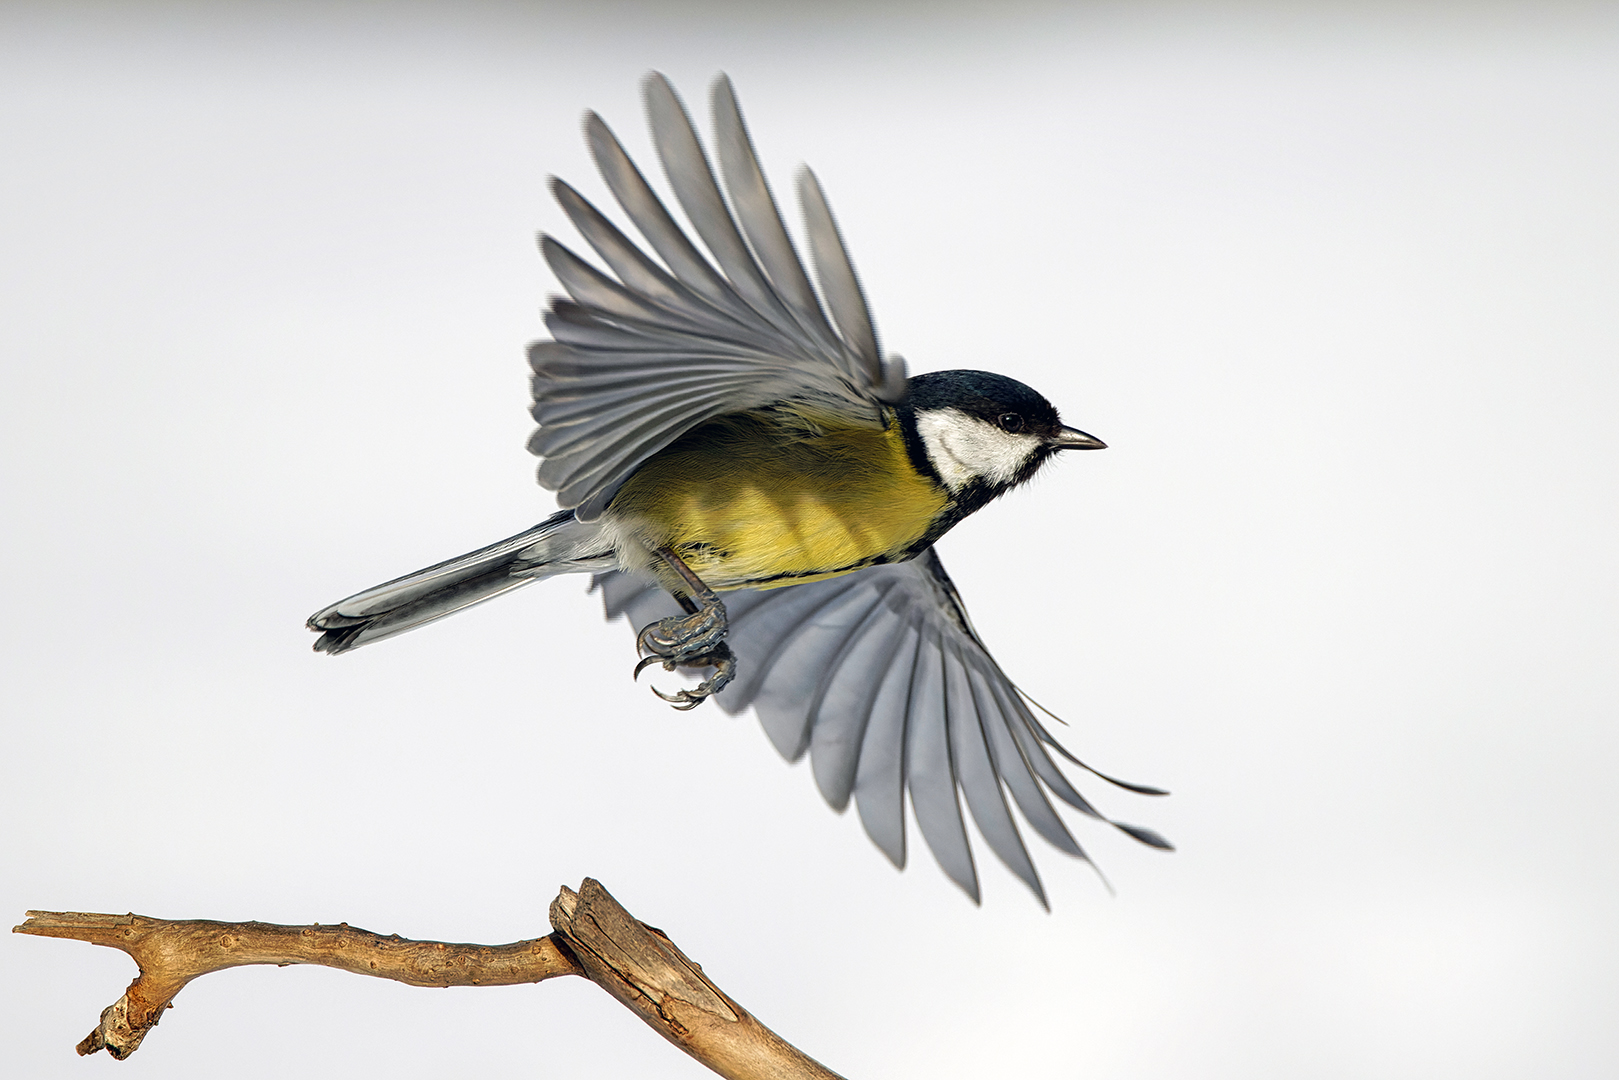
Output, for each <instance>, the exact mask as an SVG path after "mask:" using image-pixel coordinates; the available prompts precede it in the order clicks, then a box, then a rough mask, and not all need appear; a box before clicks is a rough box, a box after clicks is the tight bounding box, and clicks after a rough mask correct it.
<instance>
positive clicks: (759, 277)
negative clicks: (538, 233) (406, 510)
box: [529, 73, 905, 521]
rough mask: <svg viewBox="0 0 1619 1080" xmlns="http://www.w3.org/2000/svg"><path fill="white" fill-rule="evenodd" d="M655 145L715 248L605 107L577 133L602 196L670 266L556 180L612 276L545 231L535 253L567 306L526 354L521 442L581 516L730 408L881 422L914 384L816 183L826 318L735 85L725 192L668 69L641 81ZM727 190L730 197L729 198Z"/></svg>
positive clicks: (724, 154) (814, 249)
mask: <svg viewBox="0 0 1619 1080" xmlns="http://www.w3.org/2000/svg"><path fill="white" fill-rule="evenodd" d="M645 90H646V105H647V113H648V117H649V119H650V121H651V126H652V138H653V142H654V143H655V144H656V146H657V151H658V158H659V160H660V161H661V162H662V164H663V169H664V173H665V175H666V176H667V177H668V180H669V185H670V187H671V188H672V189H673V191H674V194H675V198H676V199H677V200H678V201H679V203H680V205H681V208H682V209H683V210H684V211H685V213H686V217H687V218H688V219H689V220H690V221H691V223H692V226H693V228H694V229H695V231H696V233H697V235H698V237H700V238H701V239H702V242H703V244H704V246H706V247H707V249H708V252H709V256H711V258H712V261H710V257H705V255H704V254H703V253H702V252H701V251H699V250H698V248H697V246H696V244H694V243H693V242H692V240H691V238H690V237H688V236H687V234H686V232H685V231H684V230H682V229H681V227H680V226H679V225H678V224H676V222H675V220H674V218H673V217H672V216H671V215H670V213H669V211H668V209H666V208H665V206H664V205H663V203H662V202H661V201H660V200H659V199H658V197H657V195H655V194H654V193H653V191H652V188H651V187H650V186H649V185H648V184H647V181H646V179H645V177H643V176H642V175H641V172H640V170H639V169H637V168H636V166H635V163H634V162H632V161H631V160H630V158H629V156H628V155H627V154H626V153H625V152H624V148H623V147H622V146H620V145H619V142H618V140H617V139H616V138H615V137H614V135H613V133H612V132H611V131H610V130H608V128H607V125H606V124H605V123H603V122H602V120H601V118H600V117H598V116H597V115H596V114H595V113H589V114H587V115H586V118H585V136H586V139H587V141H588V142H589V144H590V150H591V153H592V155H593V156H594V157H595V159H596V165H597V167H598V168H599V169H600V170H601V174H602V178H603V179H604V180H606V182H607V187H608V189H609V190H610V191H611V192H612V194H613V197H614V198H615V199H616V200H617V201H618V204H619V206H620V207H621V208H622V209H623V211H624V214H625V216H627V217H628V218H629V220H630V221H631V222H632V223H633V224H634V226H635V228H636V229H637V230H638V231H639V232H640V234H641V236H642V237H643V238H644V239H645V241H646V243H647V245H648V246H649V247H650V248H651V249H652V251H654V252H656V253H657V255H658V257H659V259H661V260H662V262H661V264H660V263H659V262H658V261H656V260H654V259H653V258H652V257H651V256H650V255H648V254H647V253H646V252H645V251H643V250H642V249H641V248H640V247H639V246H637V245H636V243H635V242H634V241H632V240H631V239H630V238H629V237H627V236H625V234H624V233H623V232H621V231H620V230H619V229H618V227H617V226H615V225H614V224H613V223H612V222H610V221H609V220H608V219H607V218H606V216H604V215H603V214H602V213H601V212H600V211H598V210H597V209H596V208H595V207H594V206H592V205H591V204H590V203H589V202H587V201H586V200H585V198H584V197H583V196H581V195H580V194H579V193H578V192H577V191H575V190H574V189H573V188H571V187H569V186H568V185H567V184H565V183H563V182H562V181H560V180H553V181H552V187H553V191H554V192H555V194H556V197H557V201H558V202H560V203H561V204H562V208H563V210H565V211H566V212H567V214H568V217H569V218H570V219H572V221H573V223H574V225H575V226H576V227H577V228H578V230H579V232H580V234H581V235H582V236H583V237H584V238H585V240H586V242H587V243H589V244H590V246H591V247H592V248H594V249H595V251H596V254H597V255H599V256H600V257H601V259H602V261H603V262H604V263H606V264H607V267H608V268H609V269H610V270H611V271H612V276H610V275H608V274H607V273H604V272H603V271H601V270H599V269H597V268H596V267H594V266H592V265H591V264H590V263H588V262H586V261H585V260H584V259H581V258H580V257H579V256H578V255H575V254H574V253H573V252H572V251H569V250H568V249H567V248H566V247H564V246H563V245H562V244H560V243H558V242H557V241H556V240H554V239H552V238H551V237H549V236H545V237H542V238H541V241H540V243H541V248H542V250H543V252H544V254H545V259H546V261H547V262H548V263H549V264H550V266H551V269H552V271H553V272H554V273H555V274H556V276H557V279H558V280H559V281H560V282H561V283H562V287H563V288H564V289H566V290H567V292H568V296H569V297H571V299H562V298H557V299H555V300H553V302H552V304H551V309H550V311H549V312H548V313H547V315H546V326H547V327H548V328H549V330H550V331H551V336H552V337H553V338H554V339H555V340H553V341H542V342H538V343H536V344H535V345H533V346H532V347H531V348H530V350H529V362H530V364H531V365H532V367H533V369H534V382H533V389H534V408H533V415H534V419H535V420H536V421H538V422H539V429H538V430H537V431H535V433H534V435H533V437H532V438H531V439H530V440H529V450H530V451H531V452H533V453H534V454H536V455H538V456H539V457H541V458H543V459H544V460H543V461H542V462H541V463H540V469H539V479H540V483H541V485H543V486H544V487H547V488H550V489H552V490H554V491H555V492H556V493H557V501H558V502H560V503H561V505H562V506H563V507H564V508H568V507H571V508H573V509H574V510H575V512H576V513H577V515H578V517H579V519H580V520H582V521H591V520H594V519H595V518H596V517H598V516H599V515H600V514H601V512H602V510H603V509H604V508H605V507H606V506H607V503H608V501H609V500H610V499H611V498H612V496H613V493H614V492H615V491H616V490H617V489H618V486H619V484H621V483H622V482H623V481H624V480H625V478H627V477H628V476H629V474H630V473H631V472H633V471H634V470H635V468H636V467H637V466H638V465H640V464H641V463H642V462H643V461H645V460H646V459H647V458H648V457H650V456H652V455H653V454H655V453H657V452H658V451H659V450H661V449H663V448H664V447H665V446H668V445H669V444H670V443H671V442H673V441H674V440H675V439H676V438H678V437H679V436H680V435H681V434H682V433H684V432H686V431H688V430H690V429H691V428H692V427H694V426H696V425H698V424H700V423H703V422H704V421H706V420H709V419H712V418H713V417H715V416H719V415H721V414H723V413H728V412H737V411H740V410H745V409H752V408H758V407H760V406H764V405H768V404H772V403H775V402H780V401H788V400H793V401H800V402H804V403H807V404H810V405H813V406H815V407H818V408H820V409H822V410H825V411H828V412H831V413H833V414H834V415H839V416H844V417H847V418H848V419H849V421H850V422H852V423H864V424H870V425H872V426H874V427H881V426H882V403H884V402H896V401H898V400H900V398H901V397H903V395H904V392H905V372H904V367H903V364H902V363H901V362H899V361H898V360H897V358H895V359H891V360H890V361H889V362H888V363H884V361H883V359H882V356H881V354H880V353H879V352H878V349H877V335H876V332H875V331H874V330H873V328H872V323H871V315H870V312H869V311H868V310H867V308H866V301H865V297H864V296H863V295H862V293H861V291H860V285H859V282H858V280H857V279H856V278H855V272H854V267H853V265H852V264H851V263H850V261H849V256H848V252H847V251H846V250H845V249H844V246H843V241H842V238H841V237H840V236H839V234H838V230H837V226H836V224H835V223H834V222H833V220H832V213H831V211H830V210H829V209H828V208H827V205H826V199H825V198H824V197H823V195H822V194H821V188H820V184H819V183H818V182H817V181H816V179H815V176H814V175H813V174H812V173H810V172H809V170H807V169H806V170H804V171H803V173H802V174H801V175H800V177H799V197H800V200H801V201H802V203H803V207H804V216H805V222H806V228H807V233H808V237H809V244H810V254H811V257H812V259H813V261H814V264H815V269H816V276H817V278H818V279H819V283H820V293H821V296H824V297H825V301H826V308H827V309H828V310H830V312H831V318H830V320H829V319H828V318H827V315H826V314H825V312H824V311H823V309H822V304H821V300H820V299H819V298H818V297H817V295H816V290H815V288H814V287H813V286H812V285H811V284H810V279H809V275H808V274H807V273H806V272H805V269H804V265H803V263H802V262H800V261H799V258H798V254H797V252H796V251H795V250H794V248H793V244H792V241H791V239H789V237H788V235H787V230H786V228H785V227H784V226H783V224H782V219H781V213H780V211H779V210H778V209H777V207H776V203H775V200H774V199H773V198H772V197H771V195H770V189H769V187H768V186H767V185H766V183H765V178H764V173H763V172H761V171H760V168H759V162H758V160H757V158H756V157H755V156H754V152H753V145H752V142H751V140H750V139H749V137H748V132H747V128H746V127H744V126H743V122H742V114H741V112H740V111H739V110H738V108H737V104H736V97H735V94H734V93H733V92H732V89H731V83H730V80H729V79H727V78H725V77H724V76H721V77H720V78H719V79H718V80H717V81H716V82H715V84H714V94H713V97H714V119H715V129H716V146H717V148H718V152H719V163H720V171H721V174H722V175H723V176H724V178H725V191H724V193H723V194H722V193H721V190H720V185H719V183H718V182H717V181H716V180H715V177H714V172H713V169H712V168H711V167H710V164H709V159H708V157H707V155H706V154H705V153H704V152H703V148H702V145H701V144H700V143H699V142H698V139H697V133H696V131H695V130H694V129H693V128H692V124H691V119H690V118H689V117H688V116H687V114H686V110H685V108H684V107H683V106H682V105H681V103H680V100H679V98H677V97H676V96H675V92H674V89H673V88H672V87H671V86H670V85H669V83H668V80H666V79H665V78H664V77H663V76H662V75H659V74H656V73H654V74H652V75H650V76H649V77H648V78H647V81H646V86H645ZM727 198H729V203H730V205H729V206H727Z"/></svg>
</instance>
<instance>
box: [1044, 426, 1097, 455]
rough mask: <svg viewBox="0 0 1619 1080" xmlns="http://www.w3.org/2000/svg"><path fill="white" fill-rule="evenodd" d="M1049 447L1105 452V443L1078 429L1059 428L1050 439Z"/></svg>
mask: <svg viewBox="0 0 1619 1080" xmlns="http://www.w3.org/2000/svg"><path fill="white" fill-rule="evenodd" d="M1051 445H1052V446H1054V447H1056V448H1057V449H1058V450H1106V449H1107V443H1105V442H1103V441H1102V440H1101V439H1098V438H1097V437H1096V436H1095V435H1087V434H1085V433H1084V432H1083V431H1080V430H1079V429H1078V428H1071V427H1061V428H1058V429H1057V434H1055V435H1053V436H1052V437H1051Z"/></svg>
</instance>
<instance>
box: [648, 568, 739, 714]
mask: <svg viewBox="0 0 1619 1080" xmlns="http://www.w3.org/2000/svg"><path fill="white" fill-rule="evenodd" d="M653 554H654V555H656V556H657V557H658V558H659V559H661V560H663V562H664V564H665V565H666V566H668V567H669V569H670V570H672V571H673V572H674V573H675V575H676V576H677V577H678V578H680V580H681V582H682V584H683V585H684V587H685V591H684V592H677V593H675V599H676V600H677V601H679V602H680V606H681V607H682V608H684V609H685V611H686V614H684V615H671V616H669V617H668V618H666V619H659V620H658V621H657V622H655V623H651V624H649V625H647V626H643V627H642V628H641V632H640V633H639V634H637V635H636V637H635V644H636V647H637V649H639V650H640V651H641V652H643V653H646V654H648V655H647V656H646V657H645V658H644V659H643V660H641V662H640V663H638V664H636V665H635V675H636V676H639V675H640V674H641V672H642V671H644V670H646V668H648V667H649V666H651V665H652V664H662V665H663V669H664V670H665V671H673V670H675V668H676V667H711V668H713V669H714V676H713V678H710V679H708V680H707V681H705V682H703V683H702V684H701V685H699V686H698V687H697V688H696V689H695V690H680V691H677V692H676V693H675V694H674V695H672V696H671V695H669V694H665V693H664V692H663V691H662V690H659V689H658V688H656V687H653V689H652V692H653V693H654V694H657V695H658V696H659V697H660V698H662V699H663V700H665V701H667V702H669V703H670V704H672V705H674V706H675V708H677V709H694V708H696V707H697V706H698V705H701V704H702V703H703V702H704V701H706V700H708V699H709V698H710V697H712V696H713V695H714V694H717V693H718V692H719V691H720V690H722V689H724V688H725V685H726V684H727V683H729V682H730V681H731V680H732V679H733V678H734V677H735V676H736V656H735V655H734V654H733V653H732V652H731V649H730V646H728V645H726V644H725V634H726V631H727V630H728V629H729V628H730V624H729V620H728V619H727V617H726V614H725V605H724V604H723V603H721V602H720V598H719V597H718V596H716V595H714V590H713V589H710V588H709V587H708V586H707V585H705V584H703V580H702V579H701V578H699V577H698V576H697V575H696V574H694V573H693V572H692V570H691V567H689V566H687V565H686V564H685V562H684V561H683V560H682V559H681V558H680V556H678V555H676V554H675V553H674V552H673V551H670V550H669V549H668V548H657V549H654V551H653Z"/></svg>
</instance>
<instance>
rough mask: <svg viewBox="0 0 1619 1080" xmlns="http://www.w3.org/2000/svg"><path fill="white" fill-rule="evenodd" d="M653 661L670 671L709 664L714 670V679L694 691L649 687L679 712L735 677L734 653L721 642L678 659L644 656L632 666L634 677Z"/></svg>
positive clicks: (707, 696) (693, 705) (690, 708)
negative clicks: (676, 668)
mask: <svg viewBox="0 0 1619 1080" xmlns="http://www.w3.org/2000/svg"><path fill="white" fill-rule="evenodd" d="M648 629H650V627H649V628H648ZM653 664H662V665H663V669H664V670H665V671H673V670H674V669H675V667H676V666H677V664H678V665H680V666H684V667H711V668H713V669H714V676H713V678H710V679H707V680H705V681H704V682H702V683H701V684H699V685H698V686H697V688H696V689H693V690H676V691H675V692H674V693H673V694H665V693H664V692H663V691H662V690H659V689H658V688H657V687H656V686H654V687H652V692H653V693H654V694H657V695H658V696H659V697H660V698H662V699H663V700H665V701H667V702H668V703H669V704H671V705H673V706H674V707H675V708H677V709H679V710H680V711H681V712H688V711H690V710H692V709H695V708H697V706H699V705H701V704H702V703H703V702H705V701H707V700H708V699H709V698H711V697H713V696H714V695H715V694H717V693H719V692H720V691H721V690H723V689H725V687H726V686H727V685H728V684H729V683H730V681H731V680H732V679H733V678H735V677H736V656H735V654H733V653H732V652H731V647H730V646H729V645H727V644H725V642H723V641H722V642H720V643H719V644H718V645H717V646H715V647H714V648H713V649H711V650H709V651H708V652H706V653H703V654H701V655H698V656H692V657H688V658H686V659H683V660H679V661H676V660H674V659H670V658H666V657H663V656H658V655H656V654H654V655H652V656H648V657H645V658H644V659H642V660H641V662H640V663H638V664H636V665H635V675H636V677H639V676H640V674H641V672H643V671H645V670H646V669H647V668H649V667H651V666H652V665H653Z"/></svg>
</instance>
